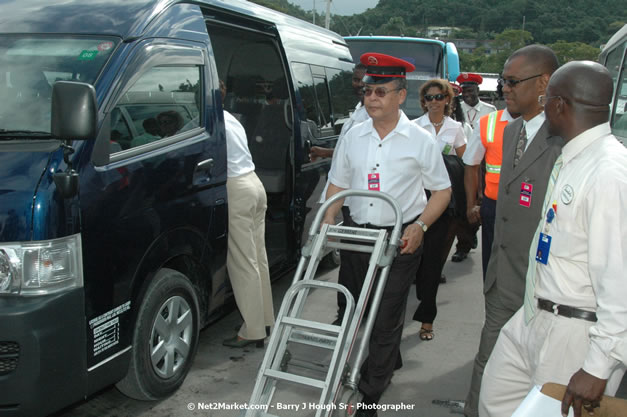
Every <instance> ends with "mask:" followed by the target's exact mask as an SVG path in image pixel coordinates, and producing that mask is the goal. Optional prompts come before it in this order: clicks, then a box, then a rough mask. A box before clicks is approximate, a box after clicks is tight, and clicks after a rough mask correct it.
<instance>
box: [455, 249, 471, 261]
mask: <svg viewBox="0 0 627 417" xmlns="http://www.w3.org/2000/svg"><path fill="white" fill-rule="evenodd" d="M466 258H468V253H466V252H462V251H460V250H458V251H457V252H455V253H454V254H453V256H452V257H451V261H453V262H461V261H463V260H464V259H466Z"/></svg>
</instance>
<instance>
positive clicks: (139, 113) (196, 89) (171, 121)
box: [111, 66, 202, 153]
mask: <svg viewBox="0 0 627 417" xmlns="http://www.w3.org/2000/svg"><path fill="white" fill-rule="evenodd" d="M200 74H201V67H200V66H178V67H177V66H163V67H154V68H151V69H150V70H149V71H148V72H146V73H145V74H143V75H142V76H141V77H140V78H139V79H138V80H137V81H136V82H135V83H134V84H133V86H132V87H131V88H130V89H129V90H128V91H127V92H126V93H125V94H124V95H123V96H122V97H121V98H120V100H119V101H118V104H117V105H116V107H115V108H114V109H113V110H112V112H111V151H112V153H113V152H116V150H120V149H121V150H125V149H131V148H136V147H138V146H142V145H146V144H148V143H152V142H155V141H158V140H161V139H163V138H168V137H171V136H174V135H177V134H179V133H182V132H186V131H188V130H191V129H194V128H197V127H200V126H201V124H200V108H201V103H200V101H201V91H202V89H201V86H200Z"/></svg>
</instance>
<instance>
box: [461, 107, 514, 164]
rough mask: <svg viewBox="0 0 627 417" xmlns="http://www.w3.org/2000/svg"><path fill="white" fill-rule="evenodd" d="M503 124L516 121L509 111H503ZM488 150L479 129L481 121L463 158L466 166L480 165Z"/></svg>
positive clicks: (476, 125)
mask: <svg viewBox="0 0 627 417" xmlns="http://www.w3.org/2000/svg"><path fill="white" fill-rule="evenodd" d="M500 121H501V122H507V123H510V122H512V121H514V118H513V117H512V115H511V114H509V112H508V111H507V109H505V110H503V113H501V119H500ZM485 153H486V148H485V146H483V142H482V141H481V129H480V127H479V121H478V120H477V122H476V123H475V126H474V127H473V130H472V135H471V136H470V138H469V139H468V146H467V147H466V152H464V157H463V158H462V159H463V161H464V163H465V164H466V165H479V164H480V163H481V161H482V160H483V157H484V156H485Z"/></svg>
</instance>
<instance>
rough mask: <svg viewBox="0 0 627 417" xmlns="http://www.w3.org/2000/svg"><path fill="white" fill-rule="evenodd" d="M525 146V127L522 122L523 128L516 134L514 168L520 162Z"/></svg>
mask: <svg viewBox="0 0 627 417" xmlns="http://www.w3.org/2000/svg"><path fill="white" fill-rule="evenodd" d="M526 147H527V129H526V128H525V125H524V124H523V128H522V130H521V131H520V135H519V136H518V143H517V144H516V153H515V154H514V168H516V165H518V163H519V162H520V159H521V158H522V156H523V154H524V153H525V148H526Z"/></svg>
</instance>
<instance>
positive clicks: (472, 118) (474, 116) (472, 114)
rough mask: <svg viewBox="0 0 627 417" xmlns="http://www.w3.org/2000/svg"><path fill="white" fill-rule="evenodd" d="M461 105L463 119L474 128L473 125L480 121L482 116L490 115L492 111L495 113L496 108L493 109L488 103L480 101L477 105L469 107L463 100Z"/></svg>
mask: <svg viewBox="0 0 627 417" xmlns="http://www.w3.org/2000/svg"><path fill="white" fill-rule="evenodd" d="M461 104H462V110H463V112H464V117H465V118H466V121H467V122H468V123H470V125H471V126H474V125H475V123H477V122H478V121H479V119H481V117H482V116H485V115H486V114H490V113H492V112H493V111H496V107H494V106H493V105H491V104H490V103H486V102H484V101H481V100H479V102H478V103H477V105H475V106H474V107H470V106H469V105H468V104H466V102H465V101H463V100H462V103H461Z"/></svg>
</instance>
